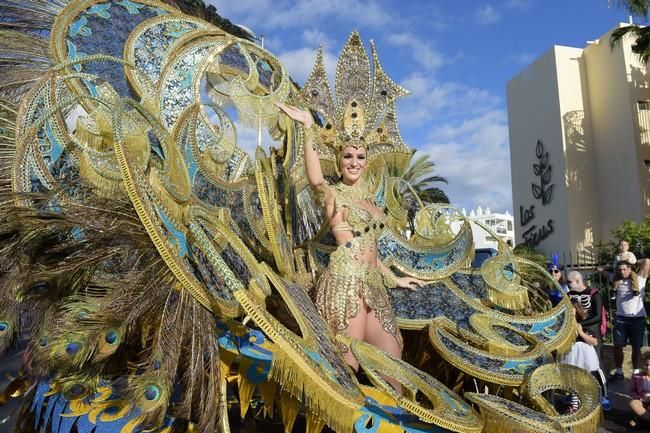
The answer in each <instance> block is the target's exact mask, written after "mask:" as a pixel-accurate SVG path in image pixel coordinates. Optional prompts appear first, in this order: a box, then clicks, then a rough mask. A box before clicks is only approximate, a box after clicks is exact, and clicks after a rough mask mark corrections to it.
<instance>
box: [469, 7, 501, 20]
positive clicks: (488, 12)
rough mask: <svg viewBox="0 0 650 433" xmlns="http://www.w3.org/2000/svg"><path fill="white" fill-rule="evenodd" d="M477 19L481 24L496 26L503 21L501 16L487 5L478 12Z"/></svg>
mask: <svg viewBox="0 0 650 433" xmlns="http://www.w3.org/2000/svg"><path fill="white" fill-rule="evenodd" d="M475 18H476V21H477V22H478V23H479V24H494V23H496V22H498V21H499V20H500V19H501V15H500V14H499V13H498V12H497V11H496V9H494V8H493V7H492V6H491V5H485V6H483V7H482V8H480V9H478V10H477V11H476V14H475Z"/></svg>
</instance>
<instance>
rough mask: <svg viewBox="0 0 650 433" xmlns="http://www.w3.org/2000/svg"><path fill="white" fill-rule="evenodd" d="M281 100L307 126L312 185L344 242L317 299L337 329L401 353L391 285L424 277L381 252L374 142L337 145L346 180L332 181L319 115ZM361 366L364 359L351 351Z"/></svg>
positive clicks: (410, 285) (408, 284) (356, 139)
mask: <svg viewBox="0 0 650 433" xmlns="http://www.w3.org/2000/svg"><path fill="white" fill-rule="evenodd" d="M278 106H279V107H280V108H281V109H282V110H283V111H284V112H285V113H286V114H287V115H288V116H289V117H290V118H291V119H293V120H295V121H296V122H299V123H300V124H301V125H302V126H303V128H304V130H305V132H306V138H307V139H306V140H305V146H304V151H305V172H306V175H307V180H308V182H309V185H310V186H311V187H312V189H313V190H315V191H316V193H317V194H318V195H319V196H320V197H321V198H322V201H323V202H324V207H325V215H326V218H327V221H328V223H329V226H330V228H331V231H332V234H333V235H334V238H335V239H336V244H337V245H338V247H337V249H336V251H335V252H334V253H333V254H332V255H331V257H330V262H329V266H328V268H327V270H326V271H325V272H324V273H323V275H322V276H321V277H320V279H319V280H318V284H317V287H316V291H315V302H316V305H317V307H318V310H319V312H320V313H321V314H322V315H323V317H325V319H326V320H327V322H328V323H329V325H330V327H331V328H332V330H333V331H334V332H335V333H344V334H346V335H348V336H350V337H354V338H357V339H359V340H364V341H367V342H368V343H370V344H373V345H375V346H377V347H378V348H380V349H382V350H384V351H386V352H388V353H390V354H391V355H393V356H395V357H401V351H402V345H403V344H402V336H401V334H400V331H399V327H398V326H397V321H396V318H395V313H394V311H393V307H392V306H391V303H390V300H389V298H388V295H387V293H386V289H387V288H394V287H400V288H403V289H411V290H416V288H417V287H418V285H420V284H422V283H423V281H421V280H419V279H417V278H413V277H406V276H404V277H399V278H398V277H397V276H396V275H395V274H394V273H393V272H392V271H391V270H390V269H389V268H388V267H387V266H385V265H384V264H383V263H382V262H381V261H380V260H379V258H378V255H377V239H378V238H379V235H380V233H381V231H382V230H383V229H384V227H385V222H384V218H385V216H384V215H385V214H384V212H383V211H382V209H380V208H379V207H378V206H377V204H376V202H375V201H374V199H373V197H372V193H371V192H370V190H369V189H368V188H367V187H366V184H365V182H364V172H365V170H366V167H367V161H368V145H367V144H366V142H365V141H364V138H363V137H361V136H350V137H347V138H348V140H347V141H346V142H345V143H344V144H341V145H339V146H338V148H336V149H335V150H336V152H337V162H338V170H339V172H340V173H341V177H340V181H339V182H337V183H336V184H334V185H329V184H328V183H327V181H326V180H325V177H324V176H323V171H322V169H321V165H320V160H319V157H318V153H317V152H316V149H315V147H314V136H313V127H315V125H314V120H313V118H312V116H311V114H309V113H308V112H306V111H303V110H300V109H298V108H296V107H292V106H288V105H285V104H278ZM345 358H346V361H347V362H348V364H349V365H350V366H351V367H352V368H353V369H354V370H355V371H356V370H358V368H359V363H358V361H357V360H356V359H355V358H354V356H353V355H352V354H351V353H350V352H346V353H345Z"/></svg>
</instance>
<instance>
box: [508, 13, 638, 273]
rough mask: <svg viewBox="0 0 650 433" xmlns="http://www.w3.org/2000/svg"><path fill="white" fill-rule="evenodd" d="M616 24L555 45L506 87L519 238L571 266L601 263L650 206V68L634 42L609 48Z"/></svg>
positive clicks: (520, 241)
mask: <svg viewBox="0 0 650 433" xmlns="http://www.w3.org/2000/svg"><path fill="white" fill-rule="evenodd" d="M623 25H625V24H621V26H623ZM613 30H614V29H612V30H610V31H609V32H607V33H605V34H604V35H603V36H601V37H600V38H599V39H598V40H596V41H590V42H588V43H587V46H586V47H585V48H571V47H562V46H554V47H552V48H551V49H550V50H549V51H548V52H546V53H545V54H544V55H542V56H541V57H539V58H538V59H537V60H535V61H534V62H533V63H532V64H531V65H530V66H529V67H528V68H526V69H525V70H524V71H522V72H521V73H520V74H518V75H517V76H516V77H514V78H513V79H512V80H511V81H509V82H508V85H507V95H508V123H509V131H510V165H511V170H512V196H513V210H514V214H515V215H514V216H515V232H516V233H517V237H516V241H515V242H516V243H517V244H518V243H522V242H525V243H528V244H530V245H531V246H533V247H535V248H536V249H538V250H539V251H541V252H543V253H545V254H546V255H550V254H552V253H553V252H557V253H558V254H559V255H560V260H561V261H562V262H564V263H572V264H589V263H594V261H595V259H596V251H595V245H596V244H598V243H599V242H609V241H611V240H612V233H611V232H612V230H613V229H615V228H616V227H617V226H618V225H619V224H620V223H622V222H623V221H624V220H632V221H641V220H643V219H644V218H645V216H646V215H648V214H649V213H650V87H649V83H648V70H647V68H646V66H644V65H643V64H642V63H641V62H640V60H639V59H638V57H637V56H636V55H635V54H634V53H632V51H631V48H630V46H631V40H630V39H624V40H623V41H622V42H621V43H620V44H619V45H617V46H615V47H614V48H611V47H610V35H611V33H612V31H613Z"/></svg>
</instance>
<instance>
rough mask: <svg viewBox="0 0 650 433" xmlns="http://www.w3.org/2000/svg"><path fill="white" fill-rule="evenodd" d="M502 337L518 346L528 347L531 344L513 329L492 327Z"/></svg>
mask: <svg viewBox="0 0 650 433" xmlns="http://www.w3.org/2000/svg"><path fill="white" fill-rule="evenodd" d="M492 329H494V330H495V331H496V332H497V333H498V334H499V335H500V336H501V337H503V338H504V339H505V340H506V341H508V343H512V344H514V345H516V346H527V345H528V344H529V343H528V341H526V339H525V338H524V337H522V336H521V335H520V334H517V333H516V332H515V331H513V330H512V329H508V328H504V327H503V326H499V325H494V326H493V327H492Z"/></svg>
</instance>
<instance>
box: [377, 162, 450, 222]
mask: <svg viewBox="0 0 650 433" xmlns="http://www.w3.org/2000/svg"><path fill="white" fill-rule="evenodd" d="M435 166H436V164H435V163H434V162H433V161H431V160H430V159H429V155H428V154H423V155H421V156H420V157H419V158H417V159H414V158H413V156H411V162H410V164H409V166H408V167H407V169H406V170H405V171H404V172H403V173H398V172H397V170H396V169H395V168H394V167H393V168H392V169H390V170H389V175H390V176H392V177H397V178H400V179H401V180H402V181H403V182H400V183H398V184H396V185H395V187H396V188H397V191H396V192H397V194H396V195H397V196H398V197H400V196H401V198H402V201H403V203H404V207H405V208H406V209H408V217H407V218H408V224H409V226H410V228H411V232H413V231H415V214H416V213H417V211H418V209H419V208H420V202H421V203H422V204H424V205H427V204H431V203H449V197H447V194H445V192H444V191H443V190H441V189H440V188H438V187H436V186H435V185H434V183H436V182H444V183H447V179H445V178H444V177H442V176H437V175H434V174H433V172H434V169H435ZM414 194H415V195H417V197H415V195H414Z"/></svg>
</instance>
